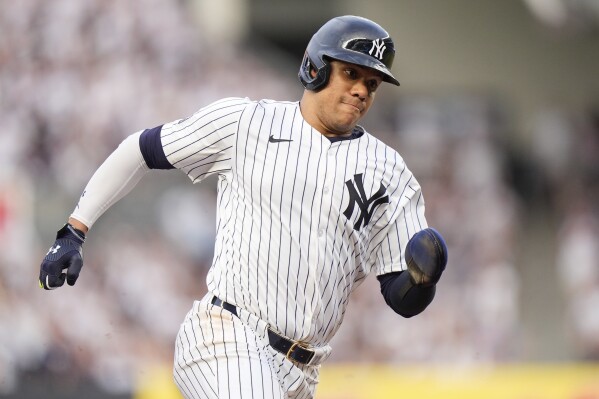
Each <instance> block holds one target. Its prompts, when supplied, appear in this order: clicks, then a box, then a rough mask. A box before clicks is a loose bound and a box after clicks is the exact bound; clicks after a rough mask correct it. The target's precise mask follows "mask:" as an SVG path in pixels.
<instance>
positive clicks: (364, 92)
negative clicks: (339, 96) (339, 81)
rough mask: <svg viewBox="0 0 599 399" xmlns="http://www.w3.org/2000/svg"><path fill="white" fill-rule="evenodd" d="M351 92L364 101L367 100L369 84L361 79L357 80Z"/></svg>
mask: <svg viewBox="0 0 599 399" xmlns="http://www.w3.org/2000/svg"><path fill="white" fill-rule="evenodd" d="M351 93H352V96H354V97H358V98H359V99H360V100H362V101H364V100H366V98H368V86H367V85H366V82H364V81H363V80H361V79H358V80H356V81H355V83H354V85H353V86H352V91H351Z"/></svg>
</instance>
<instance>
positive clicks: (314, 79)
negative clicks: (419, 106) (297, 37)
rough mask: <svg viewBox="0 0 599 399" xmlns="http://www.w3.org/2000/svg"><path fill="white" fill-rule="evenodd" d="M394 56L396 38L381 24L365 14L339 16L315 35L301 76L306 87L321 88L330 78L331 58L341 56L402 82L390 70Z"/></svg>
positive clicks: (300, 71) (395, 83) (309, 44)
mask: <svg viewBox="0 0 599 399" xmlns="http://www.w3.org/2000/svg"><path fill="white" fill-rule="evenodd" d="M394 56H395V46H394V44H393V40H392V39H391V38H390V37H389V34H388V33H387V32H386V31H385V30H384V29H383V28H382V27H380V26H379V25H377V24H376V23H374V22H372V21H370V20H368V19H366V18H362V17H356V16H351V15H347V16H343V17H337V18H333V19H331V20H330V21H328V22H327V23H325V24H324V25H323V26H322V27H321V28H320V29H319V30H318V31H317V32H316V33H315V34H314V36H312V39H311V40H310V42H309V43H308V47H307V48H306V52H305V54H304V59H303V61H302V64H301V66H300V70H299V73H298V77H299V80H300V82H302V84H303V85H304V87H305V88H306V89H308V90H314V91H316V90H320V89H321V88H323V87H324V86H325V85H326V84H327V82H328V80H329V76H330V69H331V66H330V60H338V61H344V62H348V63H350V64H355V65H360V66H363V67H368V68H372V69H374V70H376V71H379V72H380V73H381V74H382V75H383V81H385V82H389V83H392V84H394V85H397V86H399V82H398V81H397V79H395V77H394V76H393V74H392V73H391V71H390V70H389V69H390V68H391V65H392V64H393V58H394ZM312 71H315V72H316V76H312V73H311V72H312Z"/></svg>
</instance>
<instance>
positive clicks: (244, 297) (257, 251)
mask: <svg viewBox="0 0 599 399" xmlns="http://www.w3.org/2000/svg"><path fill="white" fill-rule="evenodd" d="M161 139H162V146H163V148H164V152H165V154H166V156H167V158H168V160H169V162H170V163H171V164H172V165H173V166H175V167H176V168H178V169H180V170H182V171H184V172H185V173H186V174H187V175H188V176H189V177H190V178H191V180H192V181H193V182H194V183H195V182H199V181H201V180H203V179H204V178H205V177H207V176H209V175H212V174H218V176H219V180H218V206H217V235H216V245H215V254H214V260H213V264H212V266H211V268H210V271H209V273H208V277H207V283H208V289H209V291H210V292H211V293H213V294H214V295H216V296H218V297H219V298H221V299H223V300H225V301H227V302H230V303H233V304H235V305H237V306H239V307H242V308H245V309H246V310H248V311H249V312H251V313H254V314H256V315H257V316H259V317H260V318H261V319H263V320H265V321H267V322H268V323H269V324H270V325H271V326H272V327H273V328H274V329H276V330H278V331H279V332H281V333H282V334H284V335H286V336H287V337H289V338H292V339H294V340H298V341H303V342H308V343H310V344H312V345H315V346H321V345H324V344H326V343H328V342H329V341H330V339H331V338H332V337H333V335H334V334H335V332H336V331H337V329H338V328H339V326H340V324H341V322H342V320H343V316H344V314H345V310H346V306H347V304H348V299H349V295H350V293H351V292H352V291H353V290H354V289H355V288H356V287H357V286H358V285H359V284H360V283H361V282H362V281H363V279H364V278H365V277H366V276H367V275H368V274H369V273H370V272H371V271H373V272H374V273H376V274H377V275H379V274H383V273H389V272H393V271H400V270H405V268H406V267H405V262H404V259H403V253H404V246H405V244H406V243H407V242H408V240H409V238H410V237H411V236H412V235H413V234H414V233H416V232H417V231H419V230H422V229H424V228H426V227H427V223H426V219H425V216H424V200H423V198H422V193H421V189H420V185H419V184H418V182H417V181H416V179H415V178H414V176H413V175H412V173H411V172H410V171H409V170H408V168H407V167H406V164H405V163H404V161H403V159H402V158H401V156H400V155H399V154H398V153H397V152H396V151H395V150H393V149H392V148H390V147H388V146H387V145H385V144H384V143H383V142H381V141H380V140H378V139H376V138H374V137H373V136H371V135H370V134H368V133H366V132H365V133H364V134H363V135H362V136H361V137H358V138H354V139H351V140H341V141H335V142H331V141H330V140H329V139H327V138H326V137H325V136H323V135H322V134H320V133H319V132H318V131H316V130H315V129H313V128H312V127H311V126H310V125H309V124H308V123H307V122H306V121H305V120H304V119H303V117H302V115H301V112H300V108H299V103H298V102H280V101H272V100H262V101H250V100H248V99H242V98H226V99H223V100H220V101H217V102H215V103H213V104H210V105H208V106H207V107H205V108H203V109H201V110H200V111H198V112H197V113H195V114H194V115H193V116H191V117H189V118H187V119H182V120H179V121H175V122H172V123H168V124H165V125H164V126H163V127H162V133H161Z"/></svg>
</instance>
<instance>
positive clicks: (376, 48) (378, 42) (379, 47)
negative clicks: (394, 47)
mask: <svg viewBox="0 0 599 399" xmlns="http://www.w3.org/2000/svg"><path fill="white" fill-rule="evenodd" d="M386 49H387V46H385V42H384V41H383V39H375V40H373V41H372V47H371V48H370V51H369V52H368V54H370V55H372V56H374V57H376V58H378V59H379V60H382V59H383V54H384V53H385V50H386ZM373 53H374V54H373Z"/></svg>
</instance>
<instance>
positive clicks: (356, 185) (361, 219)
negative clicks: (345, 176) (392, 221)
mask: <svg viewBox="0 0 599 399" xmlns="http://www.w3.org/2000/svg"><path fill="white" fill-rule="evenodd" d="M345 185H346V186H347V190H348V191H349V203H348V204H347V208H346V209H345V212H343V215H345V217H346V218H347V219H350V218H351V216H352V214H353V213H354V207H355V206H356V205H358V212H359V214H360V215H359V216H358V220H357V221H356V223H354V230H356V231H357V230H360V228H361V227H363V226H366V225H368V223H369V222H370V218H371V217H372V214H373V213H374V211H375V209H376V208H377V207H378V206H379V205H381V204H388V203H389V196H388V195H386V194H387V188H386V187H385V186H383V183H381V184H380V187H379V189H378V191H377V192H376V193H374V194H373V195H372V196H371V197H370V198H368V197H367V195H366V191H365V190H364V177H363V176H362V173H357V174H355V175H354V181H353V182H352V181H351V180H348V181H346V182H345Z"/></svg>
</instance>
